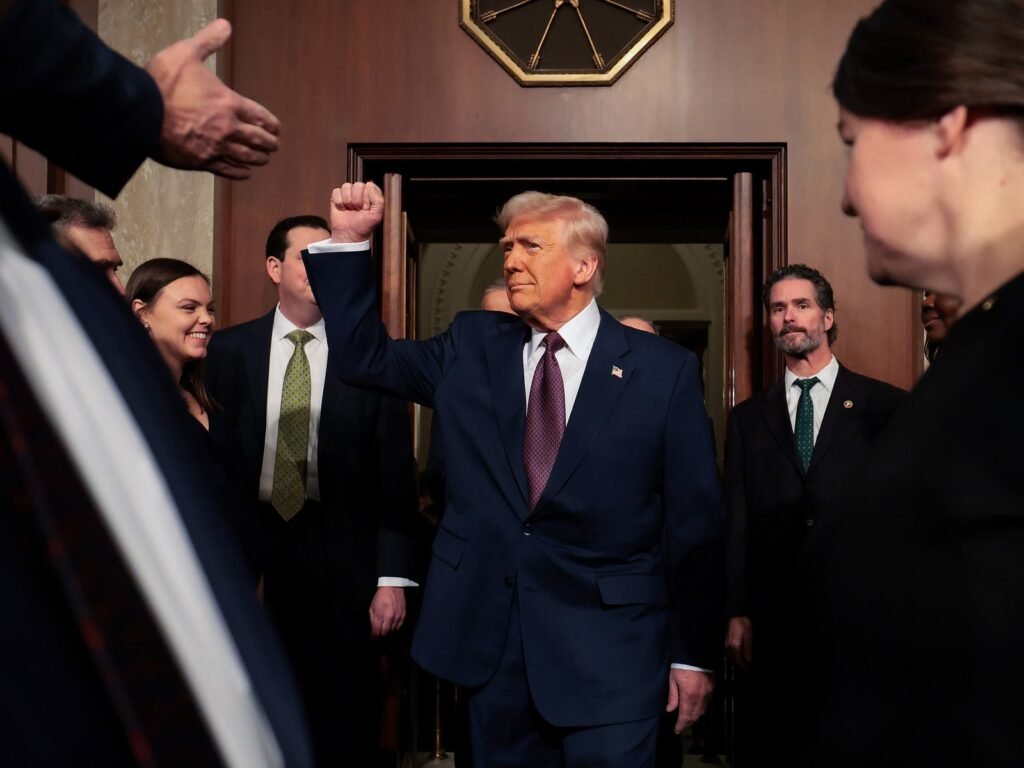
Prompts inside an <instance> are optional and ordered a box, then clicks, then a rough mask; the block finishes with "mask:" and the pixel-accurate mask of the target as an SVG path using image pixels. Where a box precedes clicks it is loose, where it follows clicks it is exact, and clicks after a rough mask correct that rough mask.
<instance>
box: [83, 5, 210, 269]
mask: <svg viewBox="0 0 1024 768" xmlns="http://www.w3.org/2000/svg"><path fill="white" fill-rule="evenodd" d="M215 18H217V0H99V36H100V37H101V38H102V39H103V40H104V41H105V42H106V43H107V44H108V45H110V46H111V47H112V48H114V49H115V50H116V51H118V52H119V53H120V54H121V55H123V56H125V57H126V58H128V59H129V60H131V61H133V62H134V63H136V64H138V65H140V66H142V65H143V64H145V63H146V62H147V61H148V60H149V59H150V58H151V57H152V56H153V54H154V53H156V52H157V51H159V50H161V49H163V48H165V47H167V46H168V45H170V44H171V43H174V42H176V41H178V40H181V39H182V38H185V37H188V36H190V35H193V34H195V33H196V31H198V30H199V29H200V28H201V27H202V26H204V25H205V24H208V23H209V22H211V21H213V20H214V19H215ZM216 58H217V57H216V55H215V56H211V57H210V58H209V59H207V65H208V66H209V67H210V68H211V69H213V70H214V71H216ZM213 186H214V185H213V176H211V175H210V174H208V173H188V172H185V171H176V170H173V169H171V168H166V167H164V166H162V165H159V164H158V163H155V162H153V161H152V160H147V161H146V162H145V163H144V164H143V165H142V167H141V168H139V170H138V172H137V173H136V174H135V176H134V177H133V178H132V180H131V181H130V182H128V185H127V186H126V187H125V188H124V190H123V191H122V192H121V194H120V195H118V198H117V200H116V201H111V200H109V199H108V198H106V197H105V196H104V195H102V194H101V193H99V192H97V193H96V197H97V199H100V200H103V201H104V202H107V203H110V204H111V205H112V206H113V207H114V209H115V210H116V211H117V221H118V223H117V229H116V230H115V232H114V240H115V242H116V243H117V248H118V250H119V251H120V253H121V256H122V258H123V259H124V262H125V266H124V269H123V270H122V272H121V275H122V280H124V281H125V282H127V279H128V277H129V275H131V272H132V270H133V269H134V268H135V267H136V266H138V265H139V264H140V263H142V262H143V261H147V260H148V259H153V258H156V257H158V256H163V257H169V258H175V259H182V260H184V261H187V262H189V263H191V264H194V265H195V266H196V267H198V268H199V269H201V270H202V271H203V272H204V273H205V274H206V275H208V276H209V277H210V278H211V279H213V278H214V275H213V206H214V195H213V192H214V189H213Z"/></svg>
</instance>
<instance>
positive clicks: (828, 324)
mask: <svg viewBox="0 0 1024 768" xmlns="http://www.w3.org/2000/svg"><path fill="white" fill-rule="evenodd" d="M835 324H836V315H835V312H833V311H832V310H831V309H826V310H825V330H826V331H831V330H832V326H833V325H835Z"/></svg>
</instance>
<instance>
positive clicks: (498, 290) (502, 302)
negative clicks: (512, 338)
mask: <svg viewBox="0 0 1024 768" xmlns="http://www.w3.org/2000/svg"><path fill="white" fill-rule="evenodd" d="M480 309H486V310H488V311H489V312H505V313H506V314H509V315H514V314H515V310H513V309H512V305H511V304H510V303H509V301H508V288H507V286H506V285H505V279H504V278H502V277H499V278H498V279H497V280H495V281H494V282H493V283H491V284H490V285H488V286H487V287H486V288H484V295H483V296H482V297H480Z"/></svg>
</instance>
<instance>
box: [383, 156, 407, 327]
mask: <svg viewBox="0 0 1024 768" xmlns="http://www.w3.org/2000/svg"><path fill="white" fill-rule="evenodd" d="M383 229H384V243H383V247H382V253H383V257H382V259H381V303H380V306H381V316H382V319H383V320H384V325H385V326H386V327H387V329H388V333H389V334H390V335H391V338H393V339H404V338H414V337H415V336H416V311H415V310H416V259H415V249H414V248H410V247H409V245H410V242H411V239H412V230H411V229H410V227H409V216H408V215H407V213H406V211H405V209H404V206H403V204H402V176H401V174H398V173H385V174H384V226H383Z"/></svg>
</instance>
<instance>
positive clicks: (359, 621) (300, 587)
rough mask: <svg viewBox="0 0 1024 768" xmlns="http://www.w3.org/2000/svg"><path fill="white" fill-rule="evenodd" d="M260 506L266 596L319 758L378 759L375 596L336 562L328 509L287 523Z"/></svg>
mask: <svg viewBox="0 0 1024 768" xmlns="http://www.w3.org/2000/svg"><path fill="white" fill-rule="evenodd" d="M260 506H261V514H263V516H264V520H263V522H264V525H265V526H266V533H267V556H266V561H265V562H266V565H265V568H264V602H265V604H266V606H267V610H268V612H269V613H270V616H271V619H272V620H273V623H274V627H275V628H276V629H277V632H278V634H279V635H280V638H281V641H282V644H283V645H284V648H285V652H286V653H287V656H288V660H289V661H290V662H291V665H292V670H293V671H294V673H295V679H296V681H297V682H298V684H299V691H300V693H301V695H302V703H303V706H304V707H305V709H306V716H307V718H308V720H309V728H310V733H311V735H312V737H313V750H314V753H315V755H316V764H317V766H318V767H319V768H335V767H338V768H344V767H346V766H356V765H359V766H363V765H365V766H369V765H372V764H373V761H374V760H376V755H377V748H378V737H379V722H378V721H379V713H380V684H379V678H380V673H379V662H378V656H377V653H376V651H375V648H374V646H373V644H372V642H371V640H370V624H369V618H368V615H367V610H368V608H369V602H368V601H366V600H363V599H362V598H361V597H360V596H359V593H358V589H357V588H356V587H355V585H353V584H347V583H346V580H345V579H343V578H340V577H339V574H338V572H337V568H336V567H335V566H334V564H333V560H332V558H331V554H330V553H329V552H328V547H329V541H330V539H329V538H328V537H327V536H325V527H324V516H325V515H326V514H329V510H327V509H325V508H324V507H323V506H322V505H321V504H319V503H318V502H315V501H307V502H306V504H305V506H304V507H303V508H302V509H301V510H300V511H299V512H298V514H296V515H295V517H293V518H292V519H291V520H289V521H287V522H286V521H284V520H283V519H282V518H281V517H280V516H279V515H278V514H277V513H276V512H275V511H274V509H273V508H272V507H271V506H270V505H266V504H261V505H260ZM364 602H365V603H366V604H365V605H363V603H364Z"/></svg>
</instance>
